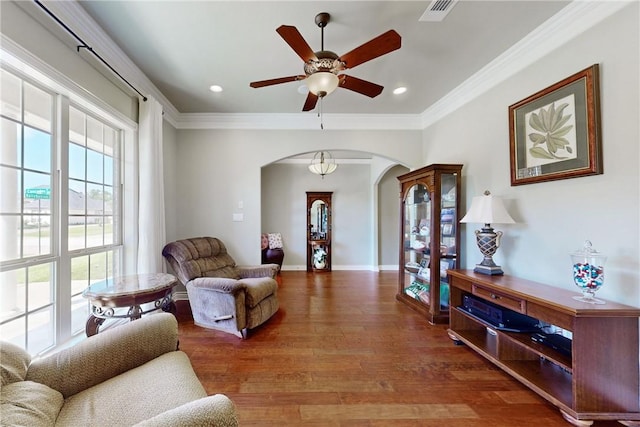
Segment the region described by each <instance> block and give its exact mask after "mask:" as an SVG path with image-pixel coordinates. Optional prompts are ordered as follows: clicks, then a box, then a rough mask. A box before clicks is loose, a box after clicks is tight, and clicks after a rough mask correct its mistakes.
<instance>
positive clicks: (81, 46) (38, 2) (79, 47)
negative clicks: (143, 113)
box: [33, 0, 147, 102]
mask: <svg viewBox="0 0 640 427" xmlns="http://www.w3.org/2000/svg"><path fill="white" fill-rule="evenodd" d="M33 1H34V2H35V3H36V4H37V5H38V6H40V7H41V8H42V10H44V11H45V12H47V14H48V15H49V16H50V17H51V18H53V19H54V20H55V21H56V22H57V23H58V24H60V26H61V27H62V28H64V29H65V30H67V32H68V33H69V34H71V35H72V36H73V37H75V39H76V40H77V41H79V42H80V43H81V45H79V46H76V51H78V52H80V49H87V50H88V51H89V52H91V53H92V54H93V55H94V56H95V57H96V58H98V59H99V60H100V61H101V62H102V63H103V64H104V65H105V66H106V67H107V68H109V69H110V70H111V71H112V72H113V73H114V74H115V75H116V76H118V77H120V80H122V81H123V82H125V83H126V84H127V85H129V87H130V88H131V89H133V90H135V91H136V92H137V93H138V95H140V96H141V97H142V100H143V101H144V102H147V97H146V96H144V95H143V94H142V93H141V92H140V91H139V90H138V89H136V88H135V87H134V86H133V85H132V84H131V83H129V81H128V80H127V79H125V78H124V77H122V75H121V74H120V73H119V72H117V71H116V70H115V69H114V68H113V67H112V66H111V65H110V64H109V63H108V62H107V61H105V60H104V59H103V58H102V57H101V56H100V55H98V53H97V52H96V51H95V50H93V48H92V47H91V46H89V45H88V44H86V43H85V42H84V40H82V39H81V38H80V37H79V36H78V35H77V34H76V33H75V32H73V30H72V29H71V28H69V27H68V26H67V25H66V24H65V23H64V22H62V21H61V20H60V19H59V18H58V17H57V16H56V15H54V14H53V13H52V12H51V11H50V10H49V9H47V8H46V6H45V5H43V4H42V3H41V2H40V1H39V0H33Z"/></svg>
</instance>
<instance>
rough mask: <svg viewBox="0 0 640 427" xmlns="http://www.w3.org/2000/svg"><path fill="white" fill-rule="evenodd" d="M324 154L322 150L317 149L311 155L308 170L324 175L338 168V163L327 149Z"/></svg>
mask: <svg viewBox="0 0 640 427" xmlns="http://www.w3.org/2000/svg"><path fill="white" fill-rule="evenodd" d="M326 154H327V155H326V157H325V152H324V151H318V152H317V153H316V154H315V155H314V156H313V160H311V164H310V165H309V170H310V171H311V172H312V173H315V174H316V175H322V176H323V177H324V176H325V175H328V174H330V173H333V172H334V171H335V170H336V169H337V168H338V165H337V164H336V161H335V160H334V158H333V156H332V155H331V153H329V152H328V151H327V152H326Z"/></svg>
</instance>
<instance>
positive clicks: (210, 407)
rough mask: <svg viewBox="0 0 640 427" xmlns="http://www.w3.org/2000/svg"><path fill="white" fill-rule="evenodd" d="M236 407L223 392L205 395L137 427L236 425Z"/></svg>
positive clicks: (218, 426) (224, 426)
mask: <svg viewBox="0 0 640 427" xmlns="http://www.w3.org/2000/svg"><path fill="white" fill-rule="evenodd" d="M237 425H238V420H237V419H236V413H235V407H234V405H233V402H232V401H231V399H229V398H228V397H227V396H225V395H223V394H215V395H213V396H207V397H203V398H202V399H198V400H195V401H193V402H189V403H185V404H184V405H181V406H178V407H177V408H174V409H171V410H169V411H165V412H163V413H161V414H158V415H156V416H155V417H153V418H150V419H148V420H145V421H142V422H140V423H138V424H136V425H135V427H191V426H212V427H236V426H237Z"/></svg>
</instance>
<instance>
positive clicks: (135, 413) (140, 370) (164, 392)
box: [57, 351, 207, 426]
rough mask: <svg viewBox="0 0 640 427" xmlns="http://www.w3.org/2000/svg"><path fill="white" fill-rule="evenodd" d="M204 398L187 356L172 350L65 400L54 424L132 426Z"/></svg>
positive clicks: (204, 394)
mask: <svg viewBox="0 0 640 427" xmlns="http://www.w3.org/2000/svg"><path fill="white" fill-rule="evenodd" d="M104 357H105V358H108V357H109V354H108V352H107V353H105V354H104ZM206 395H207V394H206V392H205V390H204V388H203V387H202V384H200V381H199V380H198V378H197V377H196V375H195V373H194V372H193V368H192V367H191V362H190V361H189V358H188V357H187V355H186V354H185V353H183V352H181V351H172V352H170V353H166V354H164V355H162V356H160V357H158V358H156V359H153V360H152V361H150V362H147V363H145V364H144V365H142V366H139V367H137V368H135V369H132V370H130V371H127V372H125V373H123V374H120V375H118V376H116V377H114V378H111V379H109V380H107V381H105V382H103V383H100V384H98V385H96V386H94V387H91V388H89V389H87V390H84V391H82V392H80V393H78V394H75V395H73V396H70V397H68V398H67V399H66V400H65V404H64V406H63V407H62V410H61V411H60V414H59V415H58V420H57V424H58V425H64V426H75V425H78V426H79V425H89V424H87V420H94V421H95V423H96V424H95V425H104V426H120V425H133V424H136V423H139V422H141V421H143V420H146V419H149V418H151V417H154V416H156V415H158V414H160V413H162V412H164V411H167V410H170V409H173V408H177V407H178V406H180V405H182V404H184V403H187V402H191V401H193V400H196V399H199V398H201V397H205V396H206Z"/></svg>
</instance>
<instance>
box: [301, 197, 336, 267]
mask: <svg viewBox="0 0 640 427" xmlns="http://www.w3.org/2000/svg"><path fill="white" fill-rule="evenodd" d="M332 194H333V193H332V192H318V191H307V242H306V244H307V271H331V231H332V230H331V196H332Z"/></svg>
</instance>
